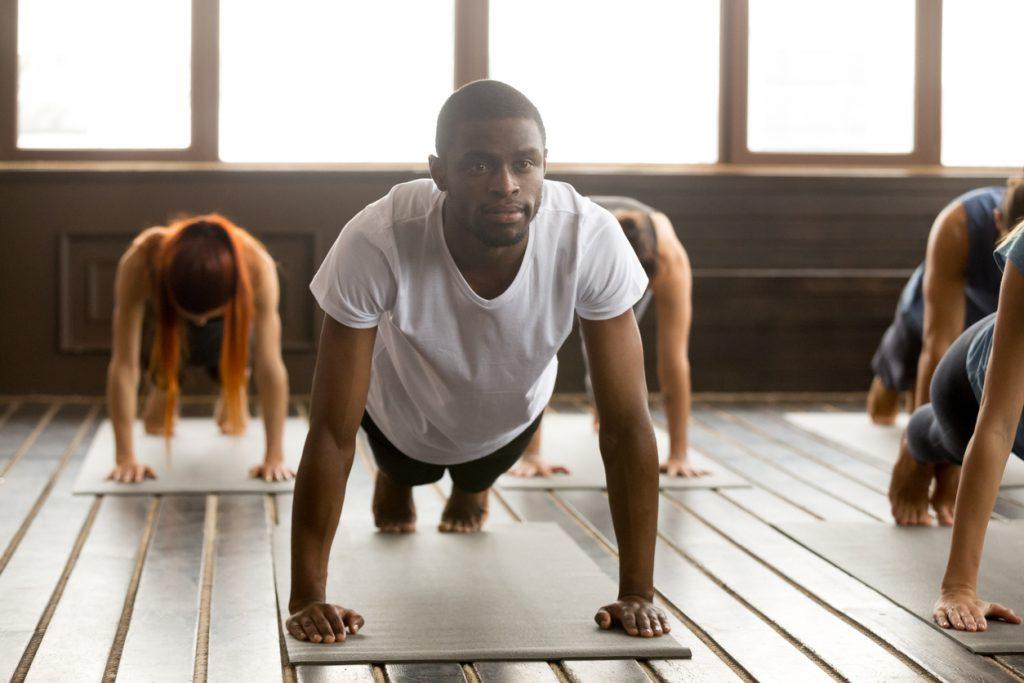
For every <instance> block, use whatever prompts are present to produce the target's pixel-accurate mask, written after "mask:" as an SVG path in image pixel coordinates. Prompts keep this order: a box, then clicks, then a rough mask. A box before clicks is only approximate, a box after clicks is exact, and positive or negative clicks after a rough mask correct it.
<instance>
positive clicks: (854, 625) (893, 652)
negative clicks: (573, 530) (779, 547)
mask: <svg viewBox="0 0 1024 683" xmlns="http://www.w3.org/2000/svg"><path fill="white" fill-rule="evenodd" d="M662 497H663V498H665V499H666V500H668V501H669V503H670V504H671V505H673V506H675V507H677V508H679V509H680V510H685V511H686V512H688V513H689V514H691V515H693V516H694V517H695V518H696V519H698V520H700V522H701V523H703V524H704V525H705V526H707V527H708V528H709V529H711V530H712V531H714V532H715V533H716V534H718V535H719V536H721V537H722V539H724V540H725V542H726V543H728V544H729V545H732V546H735V547H736V548H738V549H739V550H740V551H741V552H743V553H744V554H745V555H747V556H748V557H750V558H751V559H753V560H754V561H755V562H757V563H758V564H760V565H761V566H763V567H765V568H766V569H767V570H768V571H770V572H771V573H772V574H774V575H776V576H778V577H779V578H780V579H782V580H783V581H785V582H786V583H788V584H789V585H790V586H792V587H793V588H794V589H796V590H797V591H799V592H800V593H801V594H803V595H804V596H806V597H807V598H808V599H810V600H811V601H812V602H814V603H816V604H817V605H818V606H819V607H821V608H823V609H824V610H825V611H827V612H828V613H829V614H831V615H833V616H834V617H836V618H838V619H839V620H840V621H842V622H844V623H845V624H847V625H848V626H850V627H852V628H854V629H855V630H857V631H859V632H860V633H861V634H862V635H864V636H866V637H867V638H868V639H870V640H872V641H874V642H875V643H876V644H877V645H879V646H880V647H881V648H882V649H884V650H886V651H887V652H889V654H891V655H893V656H894V657H896V658H897V659H898V660H900V661H901V662H902V663H903V664H904V665H906V666H907V667H908V668H910V669H912V670H913V671H914V672H916V673H918V674H919V675H921V676H924V677H926V678H929V679H932V680H937V679H935V678H934V677H933V676H932V675H931V674H929V673H928V672H927V671H925V670H924V669H923V668H922V667H921V665H920V664H918V663H917V662H915V661H914V660H912V659H911V658H910V657H908V656H907V655H906V654H904V653H903V652H902V651H901V650H899V649H897V648H895V647H893V646H892V645H891V644H890V643H889V642H888V641H886V640H885V639H883V638H882V637H880V636H879V635H877V634H876V633H874V632H873V631H872V630H871V629H869V628H868V627H866V626H864V625H863V624H861V623H860V622H858V621H856V620H854V619H853V618H851V617H848V616H847V615H845V614H843V612H841V611H839V610H837V609H835V608H834V607H832V606H831V605H830V604H829V603H828V602H826V601H824V600H822V599H821V598H819V597H818V596H817V595H816V594H815V593H813V592H811V591H809V590H807V589H806V588H804V587H803V586H801V585H800V584H799V583H798V582H796V581H794V580H793V579H791V578H789V577H788V576H787V575H786V574H784V573H783V572H781V571H779V570H778V569H776V568H775V567H774V566H772V565H771V564H769V563H768V562H766V561H764V560H762V559H761V558H760V557H758V556H757V555H755V554H754V553H752V552H751V551H750V550H748V549H747V548H746V547H744V546H743V545H741V544H739V543H737V542H736V541H734V540H733V539H732V538H731V537H730V536H729V535H728V534H726V533H725V532H724V531H722V530H720V529H719V528H718V527H716V526H715V525H714V524H713V523H712V522H710V521H709V520H708V519H707V518H705V517H704V516H702V515H700V514H698V513H697V512H696V511H694V510H693V509H691V508H690V507H688V506H686V504H684V503H683V502H681V501H679V500H676V499H675V498H673V497H671V496H662ZM723 498H724V497H723ZM725 500H728V501H729V502H730V503H731V504H733V505H736V503H735V502H734V501H732V500H730V499H728V498H725ZM736 506H737V507H740V506H739V505H736ZM766 524H767V523H766ZM768 526H769V527H771V528H772V530H773V531H775V532H776V533H780V534H781V532H780V531H778V530H777V529H775V527H773V526H771V525H770V524H768ZM783 535H784V534H783ZM786 538H789V537H788V536H786ZM667 540H668V539H666V541H667ZM669 544H670V545H672V544H671V542H670V543H669ZM673 547H674V548H675V547H676V546H675V545H673ZM677 551H678V548H677ZM869 588H870V586H869ZM872 590H873V589H872ZM876 592H877V591H876ZM883 597H884V596H883ZM890 602H891V601H890ZM893 605H894V606H895V607H899V605H896V603H893ZM901 609H902V608H901Z"/></svg>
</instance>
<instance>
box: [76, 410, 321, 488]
mask: <svg viewBox="0 0 1024 683" xmlns="http://www.w3.org/2000/svg"><path fill="white" fill-rule="evenodd" d="M307 431H308V425H307V423H306V420H305V419H303V418H298V417H292V418H288V419H286V420H285V425H284V452H285V461H286V462H287V463H288V465H289V466H290V467H291V468H292V470H293V471H294V470H296V469H297V468H298V466H299V459H300V458H301V457H302V447H303V446H304V444H305V441H306V432H307ZM134 443H135V457H136V459H137V460H138V461H139V462H142V463H146V464H147V465H149V466H151V467H152V468H153V470H154V471H155V472H156V479H146V480H145V481H144V482H142V483H139V484H121V483H117V482H113V481H108V480H107V479H106V477H107V475H108V474H110V471H111V469H113V467H114V428H113V426H112V425H111V424H110V421H109V420H104V422H103V424H101V425H100V427H99V430H98V431H97V432H96V436H95V438H94V439H93V442H92V444H91V445H90V447H89V452H88V453H87V454H86V456H85V462H84V463H83V464H82V469H81V470H80V471H79V473H78V479H76V480H75V488H74V492H75V493H92V494H106V495H110V494H114V495H117V494H122V495H150V494H154V493H288V492H290V491H291V490H292V489H293V487H294V480H293V481H287V482H277V483H266V482H264V481H263V480H262V479H251V478H249V468H251V467H252V466H253V465H258V464H259V463H261V462H263V456H264V454H265V452H266V444H265V441H264V435H263V421H262V420H260V419H252V420H250V421H249V427H248V429H246V431H245V434H243V435H241V436H225V435H224V434H221V432H220V429H219V428H218V427H217V423H216V422H214V420H213V419H212V418H196V417H186V418H181V419H179V420H178V424H177V425H176V427H175V430H174V436H173V437H172V438H171V441H170V450H167V448H166V444H165V441H164V438H163V437H162V436H151V435H148V434H146V433H145V432H144V431H143V428H142V422H141V421H139V420H136V421H135V423H134Z"/></svg>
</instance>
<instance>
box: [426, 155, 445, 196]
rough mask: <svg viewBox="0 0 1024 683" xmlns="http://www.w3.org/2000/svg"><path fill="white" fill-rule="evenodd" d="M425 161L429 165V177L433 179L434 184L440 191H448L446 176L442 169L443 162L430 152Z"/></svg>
mask: <svg viewBox="0 0 1024 683" xmlns="http://www.w3.org/2000/svg"><path fill="white" fill-rule="evenodd" d="M427 163H428V164H429V166H430V177H431V178H433V179H434V184H435V185H437V189H439V190H441V192H447V191H448V177H447V175H446V174H445V171H444V162H443V161H441V159H440V158H438V157H436V156H434V155H433V154H431V155H430V156H429V157H428V158H427Z"/></svg>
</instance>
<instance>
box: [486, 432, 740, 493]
mask: <svg viewBox="0 0 1024 683" xmlns="http://www.w3.org/2000/svg"><path fill="white" fill-rule="evenodd" d="M542 430H543V431H542V434H541V457H542V458H543V459H544V460H546V461H547V462H548V463H549V464H552V465H556V464H557V465H565V466H566V467H568V468H569V474H556V475H553V476H550V477H513V476H512V475H510V474H506V475H504V476H502V477H501V478H499V479H498V482H497V486H500V487H502V488H506V489H606V488H608V484H607V483H606V481H605V476H604V463H603V462H602V461H601V451H600V449H599V448H598V437H597V432H595V431H594V424H593V418H591V417H590V416H589V415H557V414H549V415H545V416H544V422H543V423H542ZM654 437H655V439H656V440H657V442H658V454H659V456H658V457H660V458H661V459H662V460H664V459H665V457H666V455H667V453H668V433H667V432H665V430H664V429H660V428H658V427H655V428H654ZM689 461H690V463H691V464H692V465H693V466H694V467H697V468H700V469H702V470H705V471H707V472H708V474H705V475H704V476H703V477H692V478H687V477H669V476H667V475H664V474H663V475H661V481H660V484H659V485H660V487H661V488H663V489H718V488H736V487H741V486H750V483H749V482H748V481H747V480H746V479H743V478H742V477H740V476H739V475H736V474H733V473H732V472H731V471H729V470H727V469H725V467H723V466H722V465H719V464H718V463H717V462H714V461H713V460H711V459H709V458H708V457H706V456H705V455H703V454H701V453H699V452H697V451H694V450H693V449H692V448H691V449H690V455H689Z"/></svg>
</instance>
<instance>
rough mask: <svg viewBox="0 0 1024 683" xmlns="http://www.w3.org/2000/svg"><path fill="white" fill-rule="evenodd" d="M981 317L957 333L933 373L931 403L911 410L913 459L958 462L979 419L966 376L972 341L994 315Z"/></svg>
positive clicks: (909, 439) (909, 436) (909, 430)
mask: <svg viewBox="0 0 1024 683" xmlns="http://www.w3.org/2000/svg"><path fill="white" fill-rule="evenodd" d="M994 316H995V313H993V314H992V315H989V316H987V317H985V318H982V319H981V320H979V321H978V322H976V323H974V324H973V325H971V326H970V327H969V328H967V330H966V331H965V332H964V333H963V334H961V335H960V337H959V338H957V340H956V341H955V342H953V345H952V346H950V347H949V350H948V351H946V355H944V356H943V357H942V360H941V361H940V362H939V365H938V367H936V368H935V374H934V375H932V384H931V401H932V402H931V403H926V404H925V405H923V406H921V407H920V408H918V409H917V410H915V411H914V415H913V417H911V418H910V424H909V425H907V445H908V446H909V447H910V454H911V455H913V456H914V460H916V461H918V462H921V463H928V464H932V465H938V464H943V463H949V464H953V465H961V464H963V461H964V454H965V453H967V444H968V443H970V441H971V437H972V436H974V426H975V423H976V422H977V421H978V410H979V405H978V399H977V398H975V397H974V390H973V389H972V388H971V381H970V379H969V378H968V377H967V351H968V349H969V348H970V346H971V341H973V340H974V337H975V336H976V335H977V334H978V332H980V331H981V329H982V328H984V327H985V325H986V324H987V323H988V322H989V319H990V318H992V317H994Z"/></svg>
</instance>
